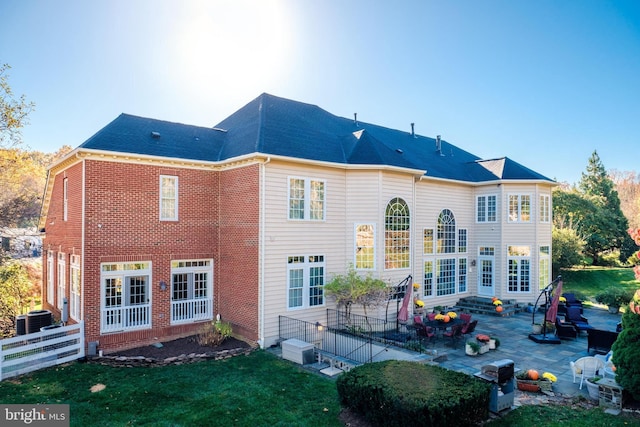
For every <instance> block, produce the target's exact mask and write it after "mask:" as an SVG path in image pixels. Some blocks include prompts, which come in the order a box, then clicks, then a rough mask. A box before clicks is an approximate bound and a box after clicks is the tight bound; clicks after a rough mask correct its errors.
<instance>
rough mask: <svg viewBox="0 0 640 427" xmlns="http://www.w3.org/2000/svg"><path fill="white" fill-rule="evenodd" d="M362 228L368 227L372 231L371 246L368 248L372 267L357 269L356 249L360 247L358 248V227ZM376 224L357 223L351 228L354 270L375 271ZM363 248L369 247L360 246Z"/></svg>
mask: <svg viewBox="0 0 640 427" xmlns="http://www.w3.org/2000/svg"><path fill="white" fill-rule="evenodd" d="M362 226H370V227H371V228H372V230H373V236H372V241H373V246H370V247H371V249H372V250H373V265H372V266H371V267H358V248H359V247H360V246H358V227H362ZM376 231H377V230H376V224H375V223H368V222H361V223H357V224H354V226H353V265H354V267H355V269H356V270H367V271H369V270H375V269H376V264H377V263H376V258H377V257H376ZM362 247H363V248H364V247H369V246H362Z"/></svg>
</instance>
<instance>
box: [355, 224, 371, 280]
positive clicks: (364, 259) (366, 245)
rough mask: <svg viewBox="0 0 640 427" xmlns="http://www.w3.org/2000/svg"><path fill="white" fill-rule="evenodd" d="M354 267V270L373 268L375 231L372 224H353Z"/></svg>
mask: <svg viewBox="0 0 640 427" xmlns="http://www.w3.org/2000/svg"><path fill="white" fill-rule="evenodd" d="M355 237H356V241H355V251H356V252H355V254H354V258H355V267H356V270H373V269H375V265H376V264H375V259H376V257H375V255H376V246H375V242H376V233H375V226H374V225H373V224H356V226H355Z"/></svg>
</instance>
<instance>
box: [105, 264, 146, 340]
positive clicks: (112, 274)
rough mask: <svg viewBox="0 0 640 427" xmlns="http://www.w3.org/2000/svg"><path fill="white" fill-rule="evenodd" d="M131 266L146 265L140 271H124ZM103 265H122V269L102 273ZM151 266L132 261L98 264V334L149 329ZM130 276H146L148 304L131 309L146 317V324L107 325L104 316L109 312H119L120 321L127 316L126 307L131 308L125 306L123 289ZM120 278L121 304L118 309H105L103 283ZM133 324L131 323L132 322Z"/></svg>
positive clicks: (124, 290) (122, 322) (124, 291)
mask: <svg viewBox="0 0 640 427" xmlns="http://www.w3.org/2000/svg"><path fill="white" fill-rule="evenodd" d="M132 264H143V265H146V268H142V269H128V270H126V269H124V267H126V266H127V265H132ZM105 265H122V266H123V269H118V270H115V271H103V266H105ZM152 271H153V266H152V263H151V261H132V262H104V263H102V264H100V313H101V314H100V333H111V332H122V331H132V330H138V329H150V328H151V324H152V322H151V306H152V303H153V287H152V286H151V284H152V283H153V276H152ZM132 276H146V277H147V293H148V302H147V303H146V304H140V305H136V306H133V307H136V311H138V313H144V315H145V316H146V322H138V323H137V324H134V325H133V326H127V325H125V324H124V323H125V321H121V322H120V323H119V324H115V325H107V322H106V316H107V315H108V311H109V310H113V311H119V312H120V314H121V316H122V319H125V317H126V314H127V307H132V306H131V305H128V304H126V301H125V300H126V296H127V292H126V289H125V287H126V286H127V284H126V280H125V279H126V278H127V277H132ZM113 278H120V279H122V287H123V290H122V304H121V305H120V307H119V308H110V309H107V307H106V306H105V298H106V295H105V290H106V289H105V281H106V279H113ZM132 323H133V322H132Z"/></svg>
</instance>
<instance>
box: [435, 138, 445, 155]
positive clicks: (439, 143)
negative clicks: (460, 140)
mask: <svg viewBox="0 0 640 427" xmlns="http://www.w3.org/2000/svg"><path fill="white" fill-rule="evenodd" d="M436 153H438V154H440V155H441V156H444V154H442V140H441V139H440V135H437V136H436Z"/></svg>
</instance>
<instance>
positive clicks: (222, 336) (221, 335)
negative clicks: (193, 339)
mask: <svg viewBox="0 0 640 427" xmlns="http://www.w3.org/2000/svg"><path fill="white" fill-rule="evenodd" d="M232 333H233V328H232V327H231V324H230V323H228V322H221V321H220V320H216V321H214V322H211V323H207V324H206V325H204V326H203V327H202V328H200V331H199V332H198V344H200V345H204V346H211V347H215V346H217V345H220V344H222V343H223V342H224V340H226V339H227V338H229V337H230V336H231V334H232Z"/></svg>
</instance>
